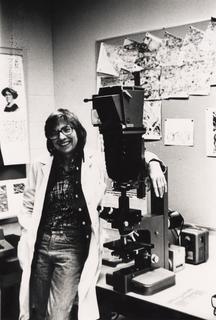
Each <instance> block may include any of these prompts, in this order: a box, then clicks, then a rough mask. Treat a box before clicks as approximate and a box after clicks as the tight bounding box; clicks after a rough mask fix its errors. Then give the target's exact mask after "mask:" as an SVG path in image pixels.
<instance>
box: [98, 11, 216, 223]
mask: <svg viewBox="0 0 216 320" xmlns="http://www.w3.org/2000/svg"><path fill="white" fill-rule="evenodd" d="M96 62H97V65H96V67H97V89H98V88H99V87H104V86H115V85H123V86H134V85H139V86H141V87H143V88H144V117H143V123H144V125H145V127H146V134H145V136H144V139H145V145H146V149H147V150H150V151H152V152H154V153H156V154H157V155H158V156H159V157H160V158H161V159H162V160H163V161H164V162H165V163H166V165H167V166H168V168H169V177H168V190H169V194H168V198H169V208H170V209H171V210H177V211H179V212H180V213H181V214H182V215H183V217H184V219H185V222H186V223H189V224H192V225H198V226H204V227H208V228H212V229H216V219H215V208H216V197H215V187H216V186H215V181H216V20H215V18H211V17H210V19H209V20H206V21H199V22H192V23H191V24H187V25H180V26H176V27H171V28H161V29H158V30H145V31H143V32H139V33H136V34H128V35H123V36H117V37H114V38H109V39H102V40H99V41H97V43H96Z"/></svg>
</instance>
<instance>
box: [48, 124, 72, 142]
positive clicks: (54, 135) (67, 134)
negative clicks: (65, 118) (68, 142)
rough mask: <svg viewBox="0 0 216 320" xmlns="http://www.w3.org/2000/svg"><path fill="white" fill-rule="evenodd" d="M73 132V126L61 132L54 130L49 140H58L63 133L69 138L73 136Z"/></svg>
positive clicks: (64, 128) (65, 127)
mask: <svg viewBox="0 0 216 320" xmlns="http://www.w3.org/2000/svg"><path fill="white" fill-rule="evenodd" d="M73 130H74V129H73V128H71V126H69V125H67V126H64V127H62V128H61V129H60V130H53V131H52V132H50V134H49V139H50V140H56V139H58V137H59V134H60V132H61V133H63V135H65V136H69V135H71V134H72V132H73Z"/></svg>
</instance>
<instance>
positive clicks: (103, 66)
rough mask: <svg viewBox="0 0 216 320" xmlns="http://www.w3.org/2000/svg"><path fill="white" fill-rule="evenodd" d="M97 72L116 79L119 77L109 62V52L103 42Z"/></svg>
mask: <svg viewBox="0 0 216 320" xmlns="http://www.w3.org/2000/svg"><path fill="white" fill-rule="evenodd" d="M97 72H98V73H102V74H107V75H110V76H114V77H118V75H119V74H118V72H117V71H116V70H115V69H114V67H113V65H112V63H111V62H110V60H109V57H108V55H107V51H106V48H105V45H104V43H103V42H101V45H100V52H99V57H98V63H97Z"/></svg>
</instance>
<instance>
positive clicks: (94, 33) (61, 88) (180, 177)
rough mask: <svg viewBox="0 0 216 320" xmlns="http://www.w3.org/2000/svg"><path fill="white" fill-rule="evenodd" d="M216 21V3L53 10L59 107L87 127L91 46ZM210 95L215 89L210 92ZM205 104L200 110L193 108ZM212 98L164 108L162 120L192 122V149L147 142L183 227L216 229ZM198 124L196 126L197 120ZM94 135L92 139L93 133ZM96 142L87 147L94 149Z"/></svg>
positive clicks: (84, 5) (158, 0)
mask: <svg viewBox="0 0 216 320" xmlns="http://www.w3.org/2000/svg"><path fill="white" fill-rule="evenodd" d="M211 16H216V2H215V0H207V1H202V0H190V1H187V0H181V1H179V0H146V1H145V0H134V1H131V0H124V1H116V0H107V1H101V0H95V1H90V0H89V1H83V0H80V1H79V2H78V3H76V6H74V4H72V3H71V2H70V3H69V2H68V1H64V0H62V1H61V2H60V3H59V4H57V5H56V7H55V8H54V11H53V30H54V33H53V35H54V37H53V48H54V86H55V98H56V105H57V106H67V107H69V108H70V109H72V110H74V111H75V112H76V113H77V114H78V115H79V116H80V117H81V118H82V120H83V123H84V125H86V126H87V127H88V128H89V131H90V132H91V137H95V131H94V130H93V129H92V127H91V125H90V108H91V104H88V105H85V104H84V103H83V98H86V97H91V95H92V94H93V93H95V88H96V85H95V81H96V79H95V68H96V59H95V41H96V40H101V39H106V38H110V37H115V36H120V35H126V34H130V33H136V32H141V31H149V30H155V29H161V28H168V27H172V26H177V25H182V24H186V23H193V22H196V21H202V20H208V19H210V18H211ZM212 91H213V90H212ZM198 100H199V103H201V101H203V104H202V103H201V104H200V107H199V109H196V103H197V101H198ZM214 101H215V92H212V93H211V96H209V97H205V99H204V98H203V97H191V98H190V99H189V101H188V102H187V103H185V101H176V100H175V101H174V100H171V101H168V102H166V103H163V111H162V112H163V117H164V118H165V117H168V116H169V117H181V116H182V117H183V118H187V117H188V118H193V119H194V120H195V124H196V129H195V146H194V147H191V148H185V147H167V146H164V145H163V142H162V141H161V142H155V143H148V144H147V148H148V149H149V150H152V151H154V152H156V153H157V154H158V155H159V156H160V157H161V158H162V159H163V160H164V161H165V162H166V163H167V165H168V167H169V206H170V208H172V209H176V210H179V212H181V213H182V215H183V216H184V217H185V220H186V222H192V223H199V224H201V225H205V226H211V227H214V228H215V227H216V219H215V217H214V208H215V207H216V198H215V196H214V190H215V189H214V186H215V185H214V181H215V180H216V170H215V161H216V160H215V159H211V158H206V156H205V147H204V118H202V117H204V114H203V110H204V108H205V107H206V106H208V107H214ZM197 120H199V121H197ZM93 133H94V134H93ZM94 141H95V140H94V139H90V142H91V143H92V144H94Z"/></svg>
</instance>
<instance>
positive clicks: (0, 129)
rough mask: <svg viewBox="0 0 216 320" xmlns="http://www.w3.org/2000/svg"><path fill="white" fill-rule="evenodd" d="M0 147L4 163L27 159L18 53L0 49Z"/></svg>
mask: <svg viewBox="0 0 216 320" xmlns="http://www.w3.org/2000/svg"><path fill="white" fill-rule="evenodd" d="M0 70H1V73H0V148H1V153H2V158H3V162H4V165H15V164H25V163H28V162H29V142H28V128H27V110H26V95H25V83H24V72H23V58H22V56H21V55H14V54H13V55H9V54H2V53H0Z"/></svg>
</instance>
